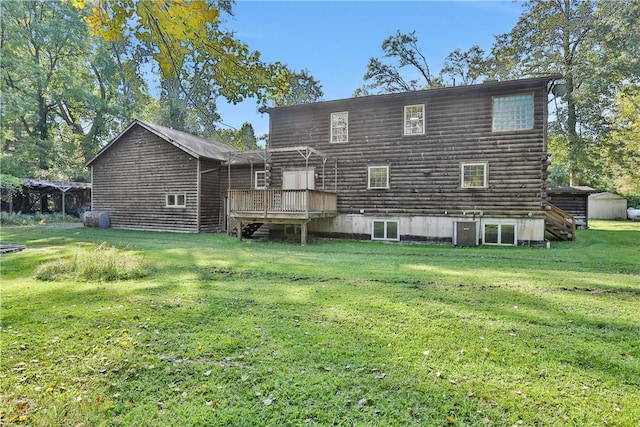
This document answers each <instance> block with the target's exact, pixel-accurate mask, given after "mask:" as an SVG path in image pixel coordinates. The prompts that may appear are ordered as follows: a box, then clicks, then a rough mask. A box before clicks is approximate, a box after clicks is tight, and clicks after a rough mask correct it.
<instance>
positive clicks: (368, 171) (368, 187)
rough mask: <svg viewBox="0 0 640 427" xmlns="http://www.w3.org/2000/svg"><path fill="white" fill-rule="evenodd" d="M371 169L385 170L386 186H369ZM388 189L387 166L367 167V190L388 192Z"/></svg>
mask: <svg viewBox="0 0 640 427" xmlns="http://www.w3.org/2000/svg"><path fill="white" fill-rule="evenodd" d="M372 169H385V170H386V171H387V172H386V178H387V179H386V184H385V186H384V187H373V186H371V170H372ZM389 188H390V177H389V166H388V165H378V166H369V167H368V168H367V190H388V189H389Z"/></svg>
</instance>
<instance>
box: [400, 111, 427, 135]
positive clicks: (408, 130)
mask: <svg viewBox="0 0 640 427" xmlns="http://www.w3.org/2000/svg"><path fill="white" fill-rule="evenodd" d="M404 134H405V135H423V134H424V104H419V105H405V107H404Z"/></svg>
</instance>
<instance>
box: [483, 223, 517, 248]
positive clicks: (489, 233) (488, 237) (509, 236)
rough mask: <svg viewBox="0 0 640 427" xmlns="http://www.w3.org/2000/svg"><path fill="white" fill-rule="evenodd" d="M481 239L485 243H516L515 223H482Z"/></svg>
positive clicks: (512, 244)
mask: <svg viewBox="0 0 640 427" xmlns="http://www.w3.org/2000/svg"><path fill="white" fill-rule="evenodd" d="M482 234H483V239H482V242H483V243H484V244H485V245H511V246H515V245H516V244H517V243H518V238H517V236H516V225H515V224H484V225H483V231H482Z"/></svg>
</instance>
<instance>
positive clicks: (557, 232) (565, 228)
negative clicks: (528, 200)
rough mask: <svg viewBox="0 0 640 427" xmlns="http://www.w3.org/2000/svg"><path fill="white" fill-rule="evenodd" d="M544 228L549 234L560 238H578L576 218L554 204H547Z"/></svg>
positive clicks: (566, 239)
mask: <svg viewBox="0 0 640 427" xmlns="http://www.w3.org/2000/svg"><path fill="white" fill-rule="evenodd" d="M544 228H545V230H546V231H547V232H549V234H551V235H553V236H554V237H556V238H558V239H560V240H565V241H574V240H576V218H575V217H574V216H573V215H571V214H569V213H567V212H565V211H563V210H562V209H560V208H559V207H557V206H554V205H552V204H548V205H547V217H546V218H545V220H544Z"/></svg>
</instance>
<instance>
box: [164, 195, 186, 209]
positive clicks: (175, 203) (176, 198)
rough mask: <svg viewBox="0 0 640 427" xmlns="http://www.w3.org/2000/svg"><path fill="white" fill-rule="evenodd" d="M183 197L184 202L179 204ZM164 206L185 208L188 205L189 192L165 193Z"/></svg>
mask: <svg viewBox="0 0 640 427" xmlns="http://www.w3.org/2000/svg"><path fill="white" fill-rule="evenodd" d="M171 198H173V203H170V199H171ZM180 198H182V201H183V203H182V204H179V203H178V201H179V199H180ZM164 207H165V208H171V209H184V208H186V207H187V193H165V195H164Z"/></svg>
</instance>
